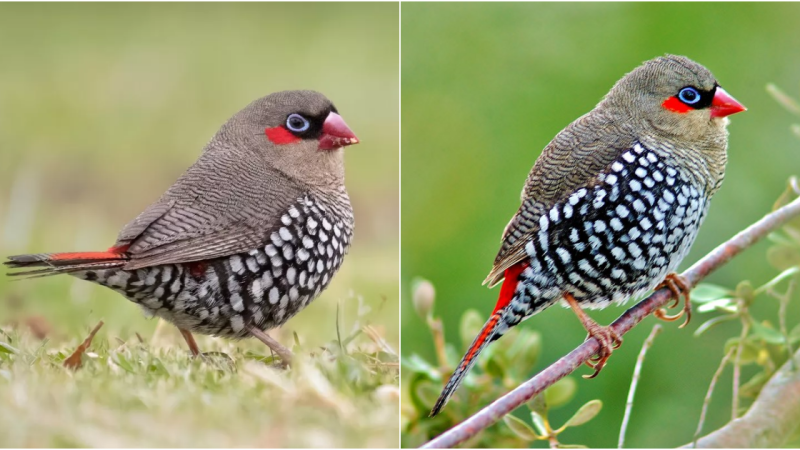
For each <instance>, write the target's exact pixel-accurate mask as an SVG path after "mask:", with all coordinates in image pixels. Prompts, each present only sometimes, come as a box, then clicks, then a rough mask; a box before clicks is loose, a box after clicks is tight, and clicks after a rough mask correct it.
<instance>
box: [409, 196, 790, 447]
mask: <svg viewBox="0 0 800 450" xmlns="http://www.w3.org/2000/svg"><path fill="white" fill-rule="evenodd" d="M798 215H800V198H798V199H795V200H794V201H793V202H791V203H789V204H788V205H786V206H784V207H782V208H780V209H778V210H776V211H774V212H772V213H770V214H767V215H766V216H765V217H764V218H762V219H761V220H759V221H758V222H756V223H754V224H753V225H751V226H749V227H747V229H745V230H744V231H741V232H740V233H738V234H737V235H736V236H734V237H732V238H731V239H730V240H728V241H727V242H725V243H724V244H722V245H720V246H719V247H717V248H715V249H714V250H712V251H711V252H710V253H709V254H707V255H706V256H705V257H703V259H701V260H700V261H698V262H696V263H695V264H694V265H693V266H692V267H690V268H689V269H688V270H686V271H685V272H684V273H683V274H682V275H681V276H682V277H683V278H684V279H685V280H686V281H687V282H688V283H689V284H690V285H691V286H695V285H696V284H697V283H698V282H700V280H702V279H703V278H705V277H706V276H708V274H710V273H711V272H713V271H714V270H715V269H717V268H719V267H720V266H722V265H723V264H725V263H727V262H728V261H729V260H731V258H733V257H735V256H736V255H738V254H739V253H741V252H742V251H743V250H745V249H746V248H748V247H750V246H751V245H753V244H754V243H755V242H757V241H758V240H760V239H762V238H763V237H764V236H766V235H767V234H769V233H770V232H771V231H773V230H775V229H777V228H778V227H780V226H781V225H783V224H784V223H786V222H787V221H788V220H790V219H791V218H793V217H795V216H798ZM671 295H672V293H671V292H670V291H669V289H667V288H663V289H659V290H658V291H656V292H654V293H653V294H652V295H650V296H649V297H647V298H646V299H644V300H642V301H641V302H639V303H638V304H636V305H635V306H633V307H632V308H630V309H628V310H627V311H625V313H623V314H622V315H621V316H620V317H619V318H618V319H617V320H615V321H614V323H612V324H611V327H612V328H613V330H614V331H615V332H616V333H617V334H619V335H620V336H622V335H623V334H625V333H627V332H628V331H630V330H631V329H632V328H633V327H634V326H636V324H637V323H639V322H641V321H642V319H644V318H645V317H647V316H648V315H650V314H652V313H653V312H654V311H655V310H657V309H659V308H661V307H662V306H664V305H666V304H667V302H669V301H670V298H671ZM599 349H600V344H599V343H598V342H597V340H596V339H594V338H592V339H589V340H587V341H584V342H583V344H581V345H580V346H578V347H577V348H576V349H575V350H573V351H572V352H570V353H569V354H568V355H566V356H564V357H562V358H561V359H559V360H558V361H556V362H555V363H553V364H552V365H550V366H549V367H547V368H545V369H544V370H542V371H541V372H539V373H538V374H537V375H536V376H534V377H533V378H531V379H530V380H528V381H526V382H525V383H523V384H521V385H520V386H518V387H517V388H516V389H514V390H513V391H511V392H509V393H508V394H506V395H504V396H503V397H500V398H499V399H497V400H495V401H494V402H492V403H491V404H490V405H489V406H487V407H485V408H483V409H482V410H480V411H478V413H476V414H475V415H473V416H472V417H470V418H468V419H467V420H465V421H464V422H462V423H460V424H458V425H456V426H455V427H453V428H451V429H450V430H448V431H446V432H444V433H443V434H441V435H440V436H438V437H436V438H434V439H433V440H431V441H430V442H428V443H427V444H425V445H424V446H423V448H446V447H453V446H455V445H458V444H459V443H461V442H464V441H466V440H467V439H469V438H471V437H472V436H475V435H476V434H477V433H479V432H480V431H481V430H483V429H485V428H486V427H488V426H490V425H492V424H494V423H495V422H497V421H498V420H500V419H501V418H502V417H503V416H505V415H506V414H508V413H510V412H511V411H513V410H514V409H516V408H517V407H519V406H521V405H523V404H524V403H525V402H527V401H528V400H530V399H531V398H533V397H534V396H535V395H536V394H538V393H540V392H542V391H544V390H545V389H546V388H548V387H550V386H552V385H553V383H555V382H556V381H558V380H560V379H561V378H564V377H565V376H567V375H569V374H570V373H572V372H573V371H575V369H577V368H578V367H580V366H581V365H583V363H584V362H586V361H587V360H588V359H589V358H590V357H591V356H592V355H594V354H595V353H597V351H598V350H599ZM748 414H749V413H748ZM700 442H701V445H702V440H701V441H700Z"/></svg>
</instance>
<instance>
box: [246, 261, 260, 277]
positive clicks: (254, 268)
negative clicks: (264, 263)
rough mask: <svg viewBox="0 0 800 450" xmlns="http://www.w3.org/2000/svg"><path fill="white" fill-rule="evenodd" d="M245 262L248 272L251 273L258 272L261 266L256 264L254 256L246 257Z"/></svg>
mask: <svg viewBox="0 0 800 450" xmlns="http://www.w3.org/2000/svg"><path fill="white" fill-rule="evenodd" d="M245 263H246V264H247V270H249V271H250V272H253V273H258V272H260V269H261V268H260V267H259V266H258V262H256V259H255V258H247V259H246V260H245Z"/></svg>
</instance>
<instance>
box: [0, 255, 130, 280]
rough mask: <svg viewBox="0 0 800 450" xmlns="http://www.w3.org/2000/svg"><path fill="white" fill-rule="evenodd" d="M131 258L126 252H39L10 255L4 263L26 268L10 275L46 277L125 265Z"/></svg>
mask: <svg viewBox="0 0 800 450" xmlns="http://www.w3.org/2000/svg"><path fill="white" fill-rule="evenodd" d="M129 259H130V258H129V257H128V256H127V255H125V254H124V253H119V252H115V251H107V252H76V253H39V254H33V255H15V256H9V257H8V261H5V262H4V264H5V265H6V266H8V267H9V268H10V269H26V270H22V271H19V272H11V273H9V274H8V275H9V276H13V277H17V276H23V277H31V278H38V277H46V276H50V275H58V274H62V273H73V272H81V271H84V270H89V269H110V268H114V267H122V266H124V265H125V264H126V263H127V261H128V260H129Z"/></svg>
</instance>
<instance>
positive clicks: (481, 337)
mask: <svg viewBox="0 0 800 450" xmlns="http://www.w3.org/2000/svg"><path fill="white" fill-rule="evenodd" d="M502 312H503V311H502V310H499V311H495V313H494V314H492V317H490V318H489V320H488V321H486V323H485V324H484V325H483V328H481V332H480V333H478V337H476V338H475V340H474V341H473V342H472V345H470V346H469V350H467V354H466V355H464V358H462V359H461V362H460V363H458V367H457V368H456V370H455V372H453V374H452V375H450V380H449V381H448V382H447V385H445V387H444V389H443V390H442V393H441V394H440V395H439V399H438V400H436V404H435V405H434V406H433V409H432V410H431V413H430V417H433V416H435V415H437V414H439V412H440V411H441V410H442V408H444V405H446V404H447V401H448V400H450V397H451V396H452V395H453V393H454V392H455V391H456V389H458V386H460V385H461V382H462V381H463V380H464V377H465V376H466V375H467V373H468V372H469V369H470V368H472V365H473V364H475V361H476V360H477V357H478V354H479V353H480V352H481V351H482V350H483V349H484V348H486V346H487V345H489V343H491V342H492V341H494V340H495V339H497V338H499V337H500V336H501V335H502V332H501V330H502V328H503V326H504V324H503V322H502V321H501V317H502Z"/></svg>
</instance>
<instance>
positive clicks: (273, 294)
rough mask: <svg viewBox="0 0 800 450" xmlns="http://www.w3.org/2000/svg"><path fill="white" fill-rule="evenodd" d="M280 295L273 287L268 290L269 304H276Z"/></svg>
mask: <svg viewBox="0 0 800 450" xmlns="http://www.w3.org/2000/svg"><path fill="white" fill-rule="evenodd" d="M280 295H281V293H280V291H278V288H277V287H274V288H272V289H270V290H269V302H270V303H271V304H273V305H274V304H276V303H278V299H279V298H280Z"/></svg>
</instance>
